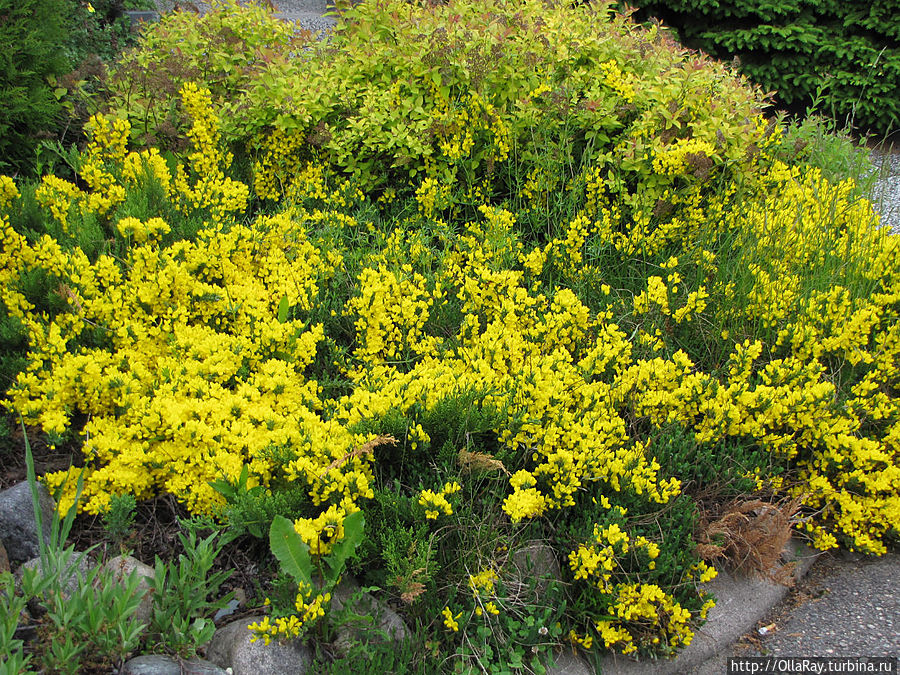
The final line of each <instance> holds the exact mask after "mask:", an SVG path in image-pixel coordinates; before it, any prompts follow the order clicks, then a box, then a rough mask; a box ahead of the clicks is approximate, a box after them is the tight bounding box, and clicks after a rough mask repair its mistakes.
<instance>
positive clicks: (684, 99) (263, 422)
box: [0, 0, 900, 672]
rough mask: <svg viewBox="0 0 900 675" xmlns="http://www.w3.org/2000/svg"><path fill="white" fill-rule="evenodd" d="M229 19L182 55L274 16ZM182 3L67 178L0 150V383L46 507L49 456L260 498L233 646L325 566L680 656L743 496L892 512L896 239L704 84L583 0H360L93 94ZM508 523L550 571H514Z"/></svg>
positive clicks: (439, 616)
mask: <svg viewBox="0 0 900 675" xmlns="http://www.w3.org/2000/svg"><path fill="white" fill-rule="evenodd" d="M250 11H251V12H256V11H257V10H250ZM242 12H243V10H240V9H239V8H237V7H236V6H233V5H227V4H226V5H222V6H220V7H218V8H217V9H215V10H214V11H213V12H212V13H211V16H212V17H213V18H211V19H198V20H195V21H196V25H197V28H196V29H195V32H194V33H191V34H190V35H192V36H193V39H195V40H196V41H197V44H199V46H198V47H197V49H198V50H201V49H203V48H205V49H206V53H207V54H213V53H214V52H215V50H216V49H222V48H223V47H222V45H221V44H219V43H217V42H216V40H218V39H219V38H221V37H222V36H223V35H226V36H232V38H233V39H234V40H238V39H241V40H243V41H244V42H243V43H242V44H248V40H247V37H246V33H253V32H254V31H258V32H259V34H268V33H267V31H269V32H271V31H274V30H276V29H275V28H272V26H271V25H270V24H271V22H273V21H274V20H273V19H271V18H269V17H268V16H267V15H266V14H265V13H264V12H262V11H261V10H260V11H258V13H256V14H252V15H250V16H252V17H254V18H253V20H252V21H248V20H247V16H248V15H245V14H243V13H242ZM184 21H185V17H184V16H180V15H175V16H174V17H173V18H171V19H168V18H166V19H164V20H163V21H162V22H161V23H160V25H159V26H158V27H157V28H155V29H151V31H150V33H149V34H148V36H147V37H146V39H145V41H144V43H143V44H142V45H141V46H139V47H138V51H137V52H135V53H134V54H132V55H130V56H126V58H125V60H124V61H123V64H125V65H123V66H122V68H123V70H122V71H120V72H119V73H117V74H115V75H114V76H113V81H119V82H121V83H127V82H131V84H132V85H134V88H132V89H129V88H128V87H126V86H125V85H124V84H123V85H122V89H120V90H119V94H116V93H115V92H114V93H113V97H112V98H111V99H110V101H111V102H110V106H111V109H110V111H109V112H108V114H106V115H102V114H98V115H97V116H95V117H94V118H93V119H92V122H91V127H90V137H91V141H90V143H89V145H88V146H87V147H86V149H85V150H84V152H83V153H82V155H81V160H80V162H81V163H80V166H79V167H78V170H77V176H76V177H75V178H74V179H72V180H68V179H66V178H63V177H58V176H52V175H49V176H45V177H44V178H43V179H42V181H41V182H40V183H38V184H32V185H26V184H21V185H16V184H15V183H14V182H13V181H12V180H11V179H9V178H2V179H0V199H2V201H0V213H2V214H3V215H2V227H3V232H4V234H3V248H2V252H0V261H2V265H0V277H2V278H0V280H2V284H0V302H2V305H3V307H4V308H5V310H6V312H7V319H6V320H7V322H8V323H12V324H14V325H15V326H17V327H18V329H19V330H20V331H21V332H22V333H23V334H24V335H25V336H26V337H27V343H28V351H27V357H26V358H27V365H26V366H25V367H24V369H23V370H22V371H21V373H19V375H18V377H17V379H16V382H15V384H14V385H13V386H12V388H11V389H10V391H9V393H8V406H9V408H10V409H11V410H13V411H15V412H16V413H18V414H20V415H21V416H22V417H23V418H24V420H25V422H26V423H27V424H29V425H33V426H35V427H39V428H40V429H42V430H43V432H44V433H46V434H48V435H49V436H50V438H51V439H55V440H57V441H58V442H63V441H67V442H73V441H75V442H78V443H79V444H80V447H81V454H82V456H83V462H82V463H81V464H80V465H79V466H78V467H77V468H74V467H73V468H72V469H70V470H69V471H66V472H55V473H51V474H48V475H46V476H44V481H45V482H46V484H47V485H48V486H49V487H51V488H52V489H55V490H58V491H59V494H60V495H61V501H60V508H61V510H63V511H65V510H66V509H67V508H68V506H69V505H71V504H72V503H73V502H74V501H75V498H76V484H77V479H78V478H80V480H81V482H82V483H83V489H82V491H81V493H80V495H79V503H78V507H79V508H80V509H82V510H84V511H86V512H88V513H97V514H100V513H104V512H106V511H107V510H108V509H109V508H110V507H111V505H114V504H115V503H116V501H117V500H118V499H120V498H121V496H122V495H133V496H134V497H135V498H137V499H138V500H144V499H149V498H152V497H154V496H156V495H159V494H171V495H173V496H174V497H176V498H177V499H178V500H179V501H180V502H182V503H183V504H184V505H185V507H186V508H187V509H188V510H189V511H190V512H191V513H193V514H197V515H207V516H211V517H213V518H214V519H216V520H217V521H218V522H219V523H220V524H221V526H222V527H226V528H231V529H232V530H234V531H235V532H240V533H246V536H256V537H266V536H268V535H269V533H270V526H271V532H272V533H273V536H272V541H273V551H275V553H276V555H277V556H278V558H279V560H280V561H281V562H282V563H284V561H285V555H286V554H285V551H287V550H288V549H285V548H284V547H285V546H293V547H294V549H292V550H295V551H296V550H299V551H301V553H299V554H296V556H295V558H294V559H295V564H294V566H293V567H291V568H290V569H289V570H287V571H288V572H290V573H291V576H293V577H294V580H293V581H294V585H293V587H292V589H291V590H290V592H289V593H288V594H287V597H279V594H278V593H276V590H277V589H275V588H273V589H271V591H272V592H271V596H272V598H271V599H272V604H271V617H270V618H268V619H267V620H266V621H264V622H263V623H261V624H257V625H256V630H257V631H258V632H259V633H260V636H261V637H262V638H263V639H265V640H271V639H277V638H285V637H291V636H294V635H298V634H305V633H307V632H309V631H312V632H313V633H311V634H313V635H317V636H318V638H319V639H322V640H324V639H326V638H327V635H328V633H327V630H326V629H324V628H323V626H325V625H327V623H328V603H329V599H330V596H329V590H330V589H329V588H327V584H326V586H325V587H319V588H317V585H316V583H314V579H313V576H314V575H311V573H310V572H309V570H310V569H313V567H310V566H311V565H312V566H317V567H316V568H317V569H319V570H320V571H321V570H322V569H323V567H322V566H323V565H325V566H326V567H327V568H328V569H330V570H332V571H333V572H335V574H337V573H339V572H340V571H342V570H344V569H347V570H350V571H352V572H353V573H355V574H356V575H357V576H358V577H360V578H361V579H363V580H365V582H366V583H369V584H372V585H375V586H378V587H379V588H380V590H381V593H382V594H383V595H384V596H385V597H386V598H387V599H389V600H391V601H392V602H393V603H395V604H396V606H397V607H398V608H399V611H400V612H401V614H402V615H403V617H404V618H405V619H406V621H407V622H408V624H409V625H410V626H413V627H414V630H415V631H416V632H417V634H424V635H427V636H428V638H427V640H423V644H422V645H421V646H420V647H418V649H419V650H420V651H419V653H420V654H424V653H426V651H430V652H431V653H432V657H434V656H439V657H440V658H438V659H437V660H436V661H434V659H433V658H432V660H433V661H434V662H437V663H440V664H442V665H441V669H443V670H446V671H454V670H456V671H460V672H469V671H471V672H476V671H477V672H485V671H490V672H502V671H503V668H507V669H508V670H540V668H541V665H540V663H541V659H545V658H547V657H548V655H549V654H551V652H552V649H553V648H555V647H558V646H559V645H561V644H571V645H572V646H574V647H577V648H579V649H581V650H582V651H584V652H585V653H587V654H599V653H602V652H603V651H605V650H615V651H617V652H621V653H625V654H629V653H635V652H639V653H644V654H647V653H651V654H671V653H674V652H676V651H677V650H678V649H680V648H681V647H683V646H685V645H687V644H689V643H690V641H691V638H692V636H693V632H694V631H695V630H696V628H697V627H698V626H699V625H701V624H702V622H703V620H704V619H705V616H706V613H707V611H708V610H709V608H710V607H711V606H712V604H713V602H714V599H713V598H712V597H711V596H709V595H708V594H707V593H706V592H704V590H703V583H704V582H705V581H708V580H709V579H710V578H712V577H713V576H714V575H715V569H714V568H713V567H712V566H711V564H710V563H711V561H712V560H714V559H715V558H716V557H717V556H721V555H723V554H725V553H727V552H728V551H729V550H732V552H733V547H734V545H735V539H736V532H737V530H736V529H735V528H734V527H732V529H731V530H729V529H728V528H725V527H724V525H723V524H725V523H728V522H731V521H729V520H728V518H719V517H720V516H723V515H727V514H729V513H730V514H732V515H733V514H734V513H738V512H741V513H746V511H747V510H748V509H745V510H744V511H743V512H742V511H740V509H741V508H742V507H741V505H742V504H748V503H753V504H757V505H758V510H762V512H764V513H765V512H768V511H778V512H779V513H780V514H782V515H783V514H787V515H788V516H790V517H791V521H790V523H791V524H793V525H794V526H795V527H796V528H797V529H798V530H799V531H801V532H805V533H807V534H808V535H809V536H810V537H811V539H812V541H813V543H814V544H815V545H816V546H817V547H819V548H823V549H825V548H830V547H834V546H838V545H842V546H846V547H848V548H851V549H854V550H860V551H864V552H867V553H872V554H880V553H883V552H884V551H885V550H886V547H887V546H889V545H891V544H892V543H893V542H895V541H896V536H897V531H896V523H898V522H900V499H898V488H900V465H898V455H900V406H898V402H897V396H896V387H897V380H898V354H900V333H898V331H900V328H898V322H897V311H898V306H900V305H898V302H900V257H898V256H900V248H898V245H897V238H896V237H894V236H891V235H889V234H887V233H886V232H885V231H884V230H882V229H880V228H879V226H878V225H879V224H878V216H877V214H876V213H875V212H874V211H873V209H872V206H871V204H870V203H869V202H868V201H867V200H866V199H865V198H864V196H863V191H862V190H861V188H860V186H859V185H857V183H856V182H855V181H854V180H852V179H851V178H846V179H844V178H842V177H840V176H834V175H832V174H831V173H829V172H828V171H827V167H819V166H816V165H815V163H813V162H811V161H809V157H810V156H811V155H808V154H804V148H802V147H799V144H798V143H797V142H796V141H797V138H798V136H797V135H796V130H792V129H791V128H789V127H787V126H786V125H784V124H782V123H781V122H780V121H777V120H768V119H766V117H765V116H764V114H763V111H764V108H765V101H764V99H763V97H762V96H761V95H760V94H759V93H758V92H757V91H755V90H753V89H752V88H750V87H749V86H748V85H747V84H746V83H745V82H743V81H742V80H741V79H740V78H739V77H738V76H736V75H734V74H733V73H731V72H730V71H729V70H727V69H726V68H725V67H723V66H720V65H717V64H714V63H712V62H710V61H708V60H706V59H705V58H703V57H702V56H699V55H697V54H695V53H690V52H687V51H684V50H682V49H680V48H678V47H677V45H675V44H673V43H672V42H671V40H669V39H668V38H667V37H666V35H665V34H664V33H662V32H660V31H659V30H657V29H650V30H648V29H644V28H640V27H637V26H634V25H632V24H630V23H628V21H627V20H625V19H623V18H622V17H619V16H616V15H614V14H611V13H610V12H608V11H607V10H606V9H605V7H603V6H593V7H591V6H586V7H579V8H570V7H567V6H562V5H560V6H544V5H543V4H541V3H531V2H524V3H515V5H514V6H513V5H509V4H506V3H504V2H502V1H499V0H459V1H456V2H451V3H449V4H447V5H445V6H437V7H429V6H418V5H410V4H406V3H402V2H396V1H389V2H377V3H376V2H364V3H363V4H361V5H360V6H358V7H357V8H355V9H354V10H352V11H349V12H348V13H347V14H346V15H345V17H344V19H343V22H342V23H341V24H340V26H339V28H338V30H337V31H336V33H335V35H334V36H333V37H332V38H331V39H330V41H328V42H323V43H320V44H315V43H308V42H303V39H301V42H302V43H303V44H302V46H300V45H298V42H297V41H296V40H295V39H294V38H291V39H287V38H286V37H285V39H283V40H280V41H279V40H275V39H273V42H272V45H274V46H269V47H262V46H259V45H256V46H254V47H252V48H248V50H247V51H246V52H242V53H241V54H236V55H235V56H234V58H233V59H232V60H230V61H225V62H222V63H219V62H218V61H217V60H216V59H215V58H209V59H206V61H205V66H204V67H205V68H207V70H205V71H203V69H202V68H200V67H199V66H197V67H194V65H196V64H194V65H191V64H189V63H187V61H189V60H190V59H191V58H194V57H196V55H193V56H192V55H184V59H185V60H186V61H182V62H179V65H178V69H176V68H175V67H174V66H172V65H171V63H170V64H169V66H168V67H171V68H172V69H173V72H175V70H177V71H178V74H179V76H181V75H183V74H184V73H194V74H196V73H197V72H198V70H201V71H203V78H205V80H204V79H200V80H199V81H191V80H190V79H189V78H184V82H183V84H182V85H181V87H180V90H179V92H178V94H177V97H173V99H172V100H171V101H166V100H163V101H162V103H159V105H160V106H163V107H166V106H168V108H167V110H169V112H170V113H171V117H170V118H167V119H169V122H170V123H171V124H172V125H173V128H175V129H178V124H179V123H180V122H179V120H181V121H183V122H184V125H185V126H184V127H183V128H182V129H181V131H180V132H179V134H177V135H176V136H175V137H173V135H172V133H171V129H169V128H168V127H166V128H165V129H163V128H161V127H155V126H154V120H157V121H158V120H160V119H162V117H161V116H158V115H157V114H156V112H154V111H152V110H150V111H149V112H148V106H151V107H152V106H153V105H155V104H154V103H149V102H148V100H144V99H140V104H139V103H138V102H136V101H137V100H138V99H139V98H140V97H139V96H138V98H137V99H135V98H129V97H128V96H125V94H124V93H123V92H126V91H127V92H130V93H131V94H134V95H135V96H136V94H135V91H137V90H139V89H140V86H141V84H140V82H137V81H136V80H129V77H130V76H129V73H128V70H127V64H128V63H129V59H131V60H132V61H131V62H134V63H137V62H140V63H142V64H143V65H144V66H145V67H146V66H148V64H149V65H151V66H153V65H154V64H155V66H154V67H162V66H161V65H160V63H162V62H161V61H159V60H156V61H155V60H154V59H159V58H161V57H160V55H164V56H165V57H166V58H167V59H168V58H169V57H171V54H172V53H174V52H172V50H171V49H170V47H171V44H170V43H167V42H166V40H167V39H171V40H178V41H184V40H185V39H186V38H185V37H184V34H183V32H182V31H184V30H188V31H190V28H189V27H186V24H184ZM203 21H207V22H208V23H207V24H204V23H203ZM215 22H218V23H215ZM211 25H214V26H218V29H217V30H219V31H220V32H215V31H213V30H212V29H211V28H210V26H211ZM563 27H565V29H563ZM241 31H244V34H242V33H241ZM167 36H168V37H167ZM173 36H174V37H173ZM203 40H207V42H203ZM192 44H193V43H192ZM249 44H252V42H251V43H249ZM279 45H280V48H281V51H279ZM297 50H300V51H299V52H298V51H297ZM198 53H199V52H198ZM422 54H424V55H425V58H420V56H421V55H422ZM186 63H187V65H186ZM217 64H218V65H217ZM189 66H190V67H189ZM216 68H221V69H222V72H226V73H228V74H233V75H234V77H235V78H236V79H234V80H227V81H226V80H223V79H220V78H217V77H216V76H215V72H214V71H215V69H216ZM216 72H217V71H216ZM116 78H118V80H116ZM226 85H227V86H226ZM157 112H158V111H157ZM166 114H169V113H166ZM138 126H139V129H138ZM136 130H137V131H136ZM173 138H174V139H175V141H178V139H180V142H181V144H182V146H183V147H184V149H183V150H182V151H176V152H173V151H172V149H173V148H175V149H176V150H177V148H178V142H175V141H173ZM789 506H790V508H789ZM767 510H768V511H767ZM357 513H361V514H362V518H360V517H359V516H355V515H354V514H357ZM285 517H286V518H288V519H289V522H291V523H292V527H290V528H288V532H286V533H285V532H283V530H282V529H279V528H282V527H283V526H282V525H279V523H283V519H284V518H285ZM351 518H352V525H351V524H348V523H351ZM717 518H719V519H718V520H717ZM732 520H733V519H732ZM745 520H749V517H747V518H746V519H745ZM710 523H712V524H713V525H712V526H711V525H710ZM345 525H347V527H346V529H345ZM360 528H361V529H360ZM360 532H361V534H360ZM277 533H281V534H279V536H280V537H282V538H283V543H282V548H279V547H277V546H276V542H277V541H278V537H276V536H275V534H277ZM291 533H293V534H291ZM357 537H358V541H357ZM294 539H296V541H295V540H294ZM350 541H352V542H353V543H352V546H351V545H350V544H348V543H347V542H350ZM534 541H541V542H544V543H546V544H547V545H549V546H550V547H552V549H553V551H555V554H556V557H557V559H558V561H559V562H560V564H561V568H562V574H561V578H558V579H552V580H550V581H545V580H538V579H531V580H528V579H525V580H523V579H522V578H521V575H517V573H516V570H515V566H514V565H513V560H514V558H515V552H516V551H517V550H520V549H522V548H523V547H524V546H526V545H528V544H529V543H530V542H534ZM285 542H287V543H285ZM730 547H732V548H731V549H730ZM303 556H305V557H303ZM296 560H301V561H307V562H300V563H296ZM335 570H336V571H335ZM326 577H327V575H326ZM334 578H336V577H334ZM280 596H284V593H281V594H280ZM315 631H319V632H318V633H315ZM510 645H512V646H510Z"/></svg>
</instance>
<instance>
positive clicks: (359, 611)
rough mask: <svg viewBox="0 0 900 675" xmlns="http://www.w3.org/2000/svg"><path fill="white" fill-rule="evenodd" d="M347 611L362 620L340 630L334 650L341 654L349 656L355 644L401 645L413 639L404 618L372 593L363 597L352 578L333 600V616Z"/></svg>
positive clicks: (342, 584)
mask: <svg viewBox="0 0 900 675" xmlns="http://www.w3.org/2000/svg"><path fill="white" fill-rule="evenodd" d="M345 608H346V609H348V610H349V613H352V614H354V615H356V616H357V617H362V619H354V620H350V621H348V622H347V623H344V624H342V625H339V626H338V627H337V639H335V641H334V646H335V649H336V650H337V651H338V652H339V653H341V654H346V653H347V652H348V651H349V650H350V648H351V647H352V646H353V645H354V644H359V643H365V642H383V641H390V640H393V641H398V642H399V641H401V640H404V639H406V637H407V636H408V635H409V630H408V629H407V627H406V624H405V623H404V622H403V619H401V618H400V615H399V614H397V612H395V611H394V610H392V609H391V608H390V607H388V606H387V605H386V604H384V603H383V602H381V601H380V600H378V599H377V598H376V597H375V596H373V595H372V594H371V593H363V592H362V590H361V587H360V585H359V582H357V581H356V579H354V578H353V577H351V576H349V575H347V576H345V577H344V578H343V579H342V580H341V583H340V584H338V586H337V588H335V589H334V593H333V595H332V598H331V613H332V615H334V613H336V612H341V611H342V610H343V609H345Z"/></svg>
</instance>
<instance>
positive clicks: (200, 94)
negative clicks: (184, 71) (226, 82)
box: [175, 82, 249, 219]
mask: <svg viewBox="0 0 900 675" xmlns="http://www.w3.org/2000/svg"><path fill="white" fill-rule="evenodd" d="M181 100H182V102H183V104H184V108H185V110H186V112H187V113H188V115H189V116H190V117H191V120H192V124H191V128H190V130H189V131H188V138H189V139H190V140H191V144H192V145H193V152H191V153H190V155H189V156H188V161H189V164H190V175H189V173H188V171H187V170H186V169H185V167H184V165H182V164H179V165H178V167H177V170H176V173H175V193H176V194H177V195H178V196H179V202H180V206H181V209H182V211H183V212H185V213H188V212H190V211H191V210H201V209H205V210H208V211H209V213H210V215H211V216H212V217H213V218H214V219H221V218H223V217H224V216H225V215H226V214H229V213H234V212H240V211H243V210H244V209H246V208H247V200H248V198H249V190H248V188H247V186H246V185H244V184H243V183H241V182H239V181H236V180H234V179H233V178H230V177H228V176H226V175H225V170H226V169H227V168H228V167H230V165H231V160H232V156H231V153H230V152H227V151H223V150H222V149H221V145H222V138H221V134H220V132H219V120H218V117H217V115H216V114H215V112H214V111H213V108H212V95H211V94H210V93H209V90H208V89H201V88H200V87H198V86H197V85H196V84H195V83H193V82H186V83H185V84H184V86H183V87H182V89H181ZM192 179H193V180H192Z"/></svg>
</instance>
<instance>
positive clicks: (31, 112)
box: [0, 0, 70, 173]
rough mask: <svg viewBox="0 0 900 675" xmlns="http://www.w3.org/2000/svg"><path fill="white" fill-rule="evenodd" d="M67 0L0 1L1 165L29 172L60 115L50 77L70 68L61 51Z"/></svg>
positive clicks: (59, 74) (57, 93) (57, 99)
mask: <svg viewBox="0 0 900 675" xmlns="http://www.w3.org/2000/svg"><path fill="white" fill-rule="evenodd" d="M69 8H70V2H69V1H68V0H48V1H47V2H44V1H43V0H24V1H23V2H18V1H15V0H0V16H2V17H3V20H2V22H0V44H3V45H4V48H3V50H2V53H0V99H2V101H3V105H2V106H0V170H2V171H4V172H7V173H8V172H16V173H21V172H24V173H28V172H29V171H30V170H31V167H32V166H33V162H34V153H35V148H36V147H37V144H38V142H39V141H40V140H41V139H42V138H50V137H52V136H53V135H54V134H55V133H56V131H57V128H58V125H59V123H60V120H61V118H62V114H63V107H62V103H61V102H60V98H61V97H62V95H63V93H64V92H63V91H59V90H54V87H53V86H52V85H51V84H50V80H52V79H53V78H56V77H59V76H61V75H63V74H64V73H65V72H67V71H68V70H69V68H70V62H69V60H68V58H67V55H66V53H65V50H64V45H65V41H66V29H65V21H66V14H67V12H68V10H69Z"/></svg>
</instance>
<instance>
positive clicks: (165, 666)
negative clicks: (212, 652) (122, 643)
mask: <svg viewBox="0 0 900 675" xmlns="http://www.w3.org/2000/svg"><path fill="white" fill-rule="evenodd" d="M122 675H226V673H225V671H224V670H222V669H221V668H219V667H218V666H216V665H215V664H213V663H210V662H209V661H207V660H205V659H191V660H190V661H185V660H183V659H175V658H172V657H171V656H163V655H160V654H150V655H147V656H135V657H134V658H133V659H129V660H128V661H126V662H125V665H124V666H123V667H122Z"/></svg>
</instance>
